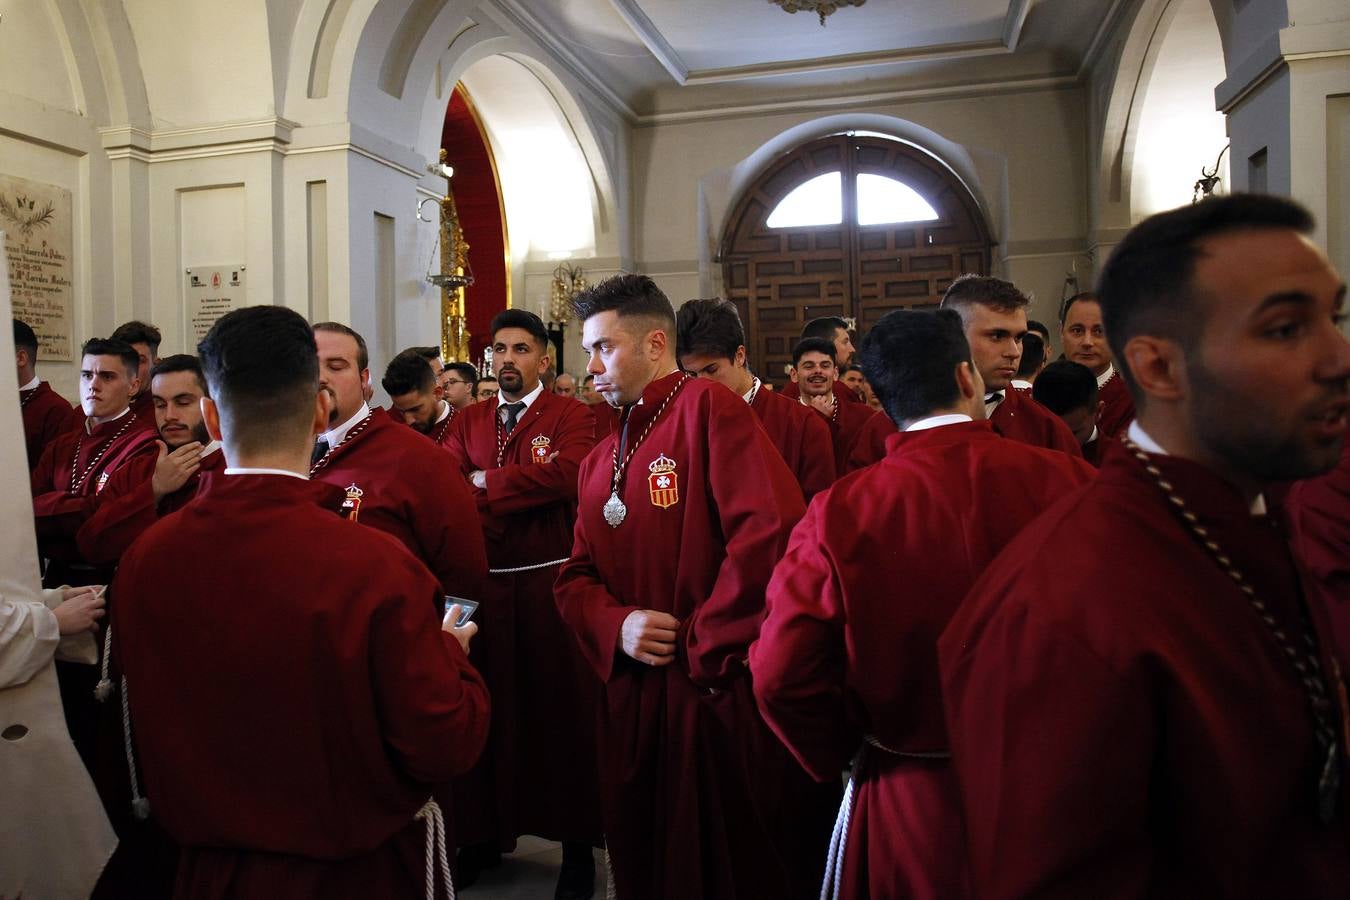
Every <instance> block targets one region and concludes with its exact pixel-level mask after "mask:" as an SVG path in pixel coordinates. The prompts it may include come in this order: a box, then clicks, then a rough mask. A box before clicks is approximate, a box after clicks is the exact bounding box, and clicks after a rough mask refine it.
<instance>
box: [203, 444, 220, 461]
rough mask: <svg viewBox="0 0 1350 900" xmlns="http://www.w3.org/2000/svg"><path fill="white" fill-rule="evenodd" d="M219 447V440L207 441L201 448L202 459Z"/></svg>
mask: <svg viewBox="0 0 1350 900" xmlns="http://www.w3.org/2000/svg"><path fill="white" fill-rule="evenodd" d="M219 449H220V441H210V442H208V443H207V445H206V446H205V447H203V448H202V459H205V458H206V457H208V456H210V455H211V454H212V453H215V452H216V451H217V450H219Z"/></svg>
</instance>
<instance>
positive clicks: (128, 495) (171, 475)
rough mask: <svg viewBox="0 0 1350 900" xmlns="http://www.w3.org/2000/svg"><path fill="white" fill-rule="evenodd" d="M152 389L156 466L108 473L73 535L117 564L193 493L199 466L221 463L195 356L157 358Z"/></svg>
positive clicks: (93, 558) (96, 555)
mask: <svg viewBox="0 0 1350 900" xmlns="http://www.w3.org/2000/svg"><path fill="white" fill-rule="evenodd" d="M150 394H151V396H152V397H153V399H154V405H155V424H156V425H157V426H158V429H159V442H158V445H159V453H158V456H157V457H156V459H155V468H154V470H153V471H152V472H151V473H150V477H148V478H145V477H139V476H140V472H139V471H138V470H132V469H121V470H119V471H118V472H116V473H114V474H113V476H112V477H111V478H109V479H108V483H107V484H106V485H105V486H104V488H103V492H102V493H101V494H99V503H98V508H97V509H96V510H95V511H94V514H93V515H92V516H90V517H89V520H88V521H87V522H85V523H84V525H83V526H81V527H80V531H79V534H78V535H77V536H76V540H77V541H78V543H79V546H80V552H81V553H83V554H84V556H85V559H87V560H89V561H90V562H93V563H97V564H100V565H113V564H115V563H116V562H117V560H118V559H120V558H121V556H122V554H123V553H124V552H125V551H126V549H127V548H128V547H130V546H131V542H132V541H134V540H136V538H137V537H139V536H140V534H141V532H143V531H145V530H146V529H147V528H149V527H150V526H151V525H153V524H155V522H156V520H158V519H159V518H160V517H161V516H165V515H168V514H169V513H171V512H173V511H174V510H176V509H181V508H182V507H183V505H184V504H186V503H187V502H188V501H189V500H191V499H192V498H193V497H194V496H196V494H197V485H198V479H199V477H200V476H201V474H202V473H203V472H218V471H220V470H221V469H223V468H224V467H225V461H224V460H225V457H224V456H222V455H221V453H220V442H219V441H212V440H211V437H210V435H208V434H207V433H206V424H205V422H204V421H203V420H202V408H201V402H202V398H203V397H207V396H209V394H208V393H207V391H206V378H205V377H204V376H203V375H202V368H201V364H200V363H199V362H197V357H195V356H189V355H187V354H179V355H176V356H168V357H165V358H164V359H162V360H160V361H159V362H158V363H156V364H155V367H154V368H153V369H151V370H150Z"/></svg>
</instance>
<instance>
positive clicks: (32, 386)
mask: <svg viewBox="0 0 1350 900" xmlns="http://www.w3.org/2000/svg"><path fill="white" fill-rule="evenodd" d="M40 387H42V379H41V378H39V377H37V376H36V375H34V376H33V380H32V381H30V382H28V383H27V384H25V385H24V386H23V387H21V388H19V390H21V391H36V390H37V389H38V388H40Z"/></svg>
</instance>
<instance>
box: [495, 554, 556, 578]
mask: <svg viewBox="0 0 1350 900" xmlns="http://www.w3.org/2000/svg"><path fill="white" fill-rule="evenodd" d="M571 558H572V557H570V556H564V557H563V558H562V559H555V560H552V561H550V562H542V563H535V564H534V565H532V566H514V567H513V568H510V569H488V574H489V575H514V574H515V573H517V572H533V571H534V570H536V569H547V568H550V567H552V566H561V565H562V564H563V563H565V562H567V561H568V560H569V559H571Z"/></svg>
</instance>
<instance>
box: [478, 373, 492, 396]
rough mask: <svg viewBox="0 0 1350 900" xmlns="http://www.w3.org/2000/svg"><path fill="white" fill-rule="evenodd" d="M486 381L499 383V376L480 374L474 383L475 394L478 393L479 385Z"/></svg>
mask: <svg viewBox="0 0 1350 900" xmlns="http://www.w3.org/2000/svg"><path fill="white" fill-rule="evenodd" d="M485 381H490V382H492V383H493V384H496V383H497V376H496V375H479V376H478V378H477V379H476V380H475V381H474V383H473V392H474V393H475V394H476V393H478V386H479V385H480V384H482V383H483V382H485Z"/></svg>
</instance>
